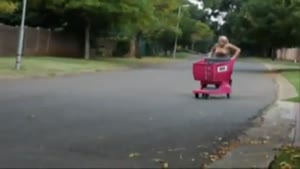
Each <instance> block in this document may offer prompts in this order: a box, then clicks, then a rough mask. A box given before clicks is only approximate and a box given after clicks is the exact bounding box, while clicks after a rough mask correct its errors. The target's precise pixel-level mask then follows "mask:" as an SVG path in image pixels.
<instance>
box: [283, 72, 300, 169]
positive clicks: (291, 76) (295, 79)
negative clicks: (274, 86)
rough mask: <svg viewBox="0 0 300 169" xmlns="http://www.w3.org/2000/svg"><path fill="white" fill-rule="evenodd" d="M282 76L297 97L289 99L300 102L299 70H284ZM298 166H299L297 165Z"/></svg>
mask: <svg viewBox="0 0 300 169" xmlns="http://www.w3.org/2000/svg"><path fill="white" fill-rule="evenodd" d="M282 74H283V76H284V77H285V78H286V79H287V80H288V81H289V82H290V83H291V84H292V85H294V87H295V88H296V90H297V92H298V97H296V98H291V99H289V101H293V102H298V103H300V70H299V71H285V72H282ZM299 167H300V166H299Z"/></svg>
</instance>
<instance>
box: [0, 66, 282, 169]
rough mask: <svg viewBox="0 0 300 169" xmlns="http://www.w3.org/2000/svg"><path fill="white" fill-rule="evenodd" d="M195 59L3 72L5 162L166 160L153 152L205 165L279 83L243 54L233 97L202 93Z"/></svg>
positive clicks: (183, 163) (0, 138)
mask: <svg viewBox="0 0 300 169" xmlns="http://www.w3.org/2000/svg"><path fill="white" fill-rule="evenodd" d="M192 62H193V61H192V60H189V61H181V63H178V64H171V65H167V66H163V67H152V68H151V67H149V68H144V69H136V70H128V71H114V72H105V73H95V74H89V75H80V76H72V77H58V78H53V79H35V80H32V79H31V80H30V79H27V80H25V79H24V80H15V81H14V80H10V81H5V80H1V82H0V84H1V85H0V106H1V109H0V133H1V135H0V150H1V151H0V167H1V168H3V167H22V168H24V167H49V168H51V167H127V168H130V167H148V168H150V167H159V166H160V165H159V164H158V163H156V162H154V161H155V160H153V159H163V160H166V161H168V163H169V166H170V167H197V166H198V167H199V166H200V164H201V163H202V162H203V161H202V156H201V154H203V152H210V151H213V150H214V148H215V147H216V140H217V139H218V138H219V137H222V138H224V139H225V138H226V139H230V138H233V137H235V136H236V135H237V134H238V132H239V131H240V130H242V129H244V128H245V127H247V126H248V122H249V119H250V118H252V117H254V116H256V115H258V114H259V112H260V111H261V109H263V108H264V107H265V106H267V105H268V104H270V103H271V102H272V101H273V100H274V98H275V91H276V87H275V84H274V83H273V82H272V80H271V79H269V78H268V77H267V76H266V75H264V74H263V73H262V72H263V71H264V68H263V66H261V65H258V64H254V63H246V62H245V63H243V62H239V63H238V64H237V65H236V71H235V73H234V77H233V80H234V82H233V83H234V84H233V85H234V91H233V95H232V99H231V100H228V99H226V98H212V99H210V100H196V99H194V96H193V95H192V90H193V89H195V88H197V87H198V82H195V81H194V80H193V78H192V73H191V66H192ZM199 146H200V147H202V149H201V148H200V149H199ZM197 147H198V148H197ZM131 153H133V154H131ZM137 153H138V154H139V156H138V157H133V158H130V157H129V156H130V154H131V155H133V156H135V155H137Z"/></svg>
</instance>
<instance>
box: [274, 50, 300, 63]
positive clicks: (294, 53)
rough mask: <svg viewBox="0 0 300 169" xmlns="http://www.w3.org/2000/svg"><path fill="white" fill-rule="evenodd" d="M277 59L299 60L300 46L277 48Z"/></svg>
mask: <svg viewBox="0 0 300 169" xmlns="http://www.w3.org/2000/svg"><path fill="white" fill-rule="evenodd" d="M276 55H277V59H280V60H291V61H297V62H300V48H288V49H286V48H285V49H279V50H277V53H276Z"/></svg>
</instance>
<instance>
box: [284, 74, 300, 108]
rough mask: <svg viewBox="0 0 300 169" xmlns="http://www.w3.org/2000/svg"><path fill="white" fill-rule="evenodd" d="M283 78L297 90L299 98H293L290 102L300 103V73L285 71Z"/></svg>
mask: <svg viewBox="0 0 300 169" xmlns="http://www.w3.org/2000/svg"><path fill="white" fill-rule="evenodd" d="M282 74H283V76H284V77H285V78H286V79H287V80H288V81H289V82H290V83H291V84H292V85H294V87H295V88H296V90H297V92H298V97H296V98H291V99H289V101H293V102H299V103H300V71H285V72H282Z"/></svg>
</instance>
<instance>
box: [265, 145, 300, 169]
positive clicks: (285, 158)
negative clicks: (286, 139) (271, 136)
mask: <svg viewBox="0 0 300 169" xmlns="http://www.w3.org/2000/svg"><path fill="white" fill-rule="evenodd" d="M283 166H289V167H283ZM290 167H291V168H293V169H294V168H295V169H296V168H299V167H300V148H299V147H298V148H296V147H286V148H283V149H282V150H281V151H280V152H279V153H278V155H277V156H276V159H275V161H274V163H273V164H272V166H271V168H272V169H280V168H290Z"/></svg>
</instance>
